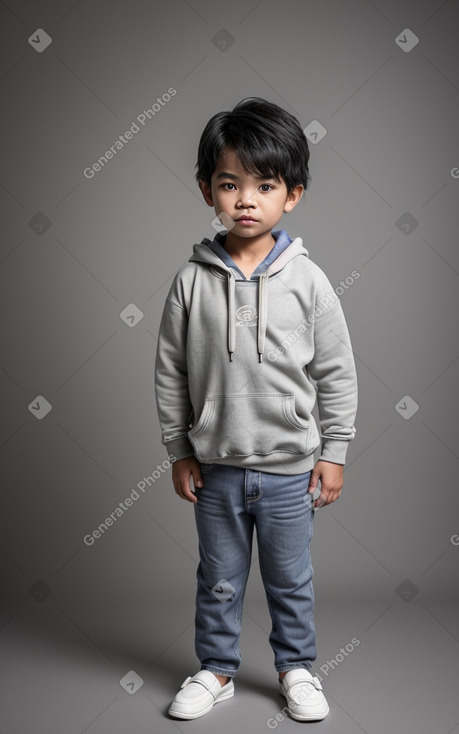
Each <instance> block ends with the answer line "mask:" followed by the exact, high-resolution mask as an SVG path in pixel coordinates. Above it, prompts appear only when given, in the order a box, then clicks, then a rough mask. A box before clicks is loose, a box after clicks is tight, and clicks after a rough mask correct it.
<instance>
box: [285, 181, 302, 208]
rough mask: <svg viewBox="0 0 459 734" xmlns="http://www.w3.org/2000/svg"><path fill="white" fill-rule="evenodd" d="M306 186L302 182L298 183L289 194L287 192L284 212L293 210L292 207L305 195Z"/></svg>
mask: <svg viewBox="0 0 459 734" xmlns="http://www.w3.org/2000/svg"><path fill="white" fill-rule="evenodd" d="M303 191H304V186H303V185H302V184H298V186H295V188H294V189H292V191H290V193H289V194H287V199H286V202H285V205H284V212H291V211H292V209H294V208H295V207H296V205H297V204H298V202H299V200H300V199H301V197H302V196H303Z"/></svg>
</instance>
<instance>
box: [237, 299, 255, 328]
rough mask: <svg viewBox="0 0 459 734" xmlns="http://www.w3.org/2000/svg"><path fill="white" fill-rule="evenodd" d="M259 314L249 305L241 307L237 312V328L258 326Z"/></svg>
mask: <svg viewBox="0 0 459 734" xmlns="http://www.w3.org/2000/svg"><path fill="white" fill-rule="evenodd" d="M256 325H257V312H256V309H255V308H254V307H253V306H251V305H250V303H247V304H246V305H245V306H240V307H239V308H238V309H237V311H236V326H256Z"/></svg>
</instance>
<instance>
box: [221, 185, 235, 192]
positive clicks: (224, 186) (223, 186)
mask: <svg viewBox="0 0 459 734" xmlns="http://www.w3.org/2000/svg"><path fill="white" fill-rule="evenodd" d="M226 186H234V184H233V183H224V184H222V188H224V189H225V191H228V189H227V188H226ZM229 190H230V191H232V190H233V189H229Z"/></svg>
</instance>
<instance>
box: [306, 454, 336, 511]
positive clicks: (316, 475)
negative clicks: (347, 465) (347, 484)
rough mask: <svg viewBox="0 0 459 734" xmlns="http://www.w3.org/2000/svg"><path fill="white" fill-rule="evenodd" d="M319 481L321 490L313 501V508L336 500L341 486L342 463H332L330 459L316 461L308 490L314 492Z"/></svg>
mask: <svg viewBox="0 0 459 734" xmlns="http://www.w3.org/2000/svg"><path fill="white" fill-rule="evenodd" d="M319 479H320V483H321V492H320V495H319V496H318V497H317V499H316V500H315V501H314V502H313V506H314V507H315V508H318V507H324V506H325V505H331V503H332V502H336V500H337V499H338V497H339V496H340V494H341V490H342V488H343V465H342V464H333V463H332V462H331V461H318V462H317V464H316V465H315V467H314V469H313V470H312V472H311V478H310V480H309V488H308V492H310V494H314V492H315V491H316V489H317V485H318V483H319Z"/></svg>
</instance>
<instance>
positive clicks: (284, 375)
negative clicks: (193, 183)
mask: <svg viewBox="0 0 459 734" xmlns="http://www.w3.org/2000/svg"><path fill="white" fill-rule="evenodd" d="M308 161H309V149H308V144H307V140H306V137H305V135H304V133H303V131H302V129H301V127H300V124H299V122H298V120H297V119H296V118H295V117H293V116H292V115H290V114H289V113H288V112H286V111H284V110H282V109H281V108H280V107H278V106H277V105H275V104H271V103H269V102H267V101H265V100H263V99H260V98H258V97H252V98H247V99H245V100H242V101H241V102H240V103H239V104H238V105H236V107H235V108H234V109H233V110H232V111H231V112H221V113H218V114H216V115H214V116H213V117H212V118H211V119H210V120H209V122H208V123H207V125H206V127H205V129H204V131H203V133H202V136H201V140H200V143H199V149H198V161H197V167H198V171H197V173H196V179H197V181H198V184H199V187H200V189H201V192H202V194H203V196H204V199H205V201H206V203H207V204H208V205H209V206H211V207H214V209H215V213H216V215H217V216H218V217H219V219H220V221H221V222H222V223H223V224H224V227H225V229H226V230H227V232H226V234H223V233H222V232H219V233H218V234H217V235H216V237H215V238H214V239H213V240H212V241H210V240H209V239H207V238H204V239H203V240H202V242H201V243H200V244H195V245H194V247H193V255H192V256H191V257H190V261H189V263H187V264H186V265H185V266H183V267H182V268H181V269H180V270H179V271H178V273H177V274H176V276H175V278H174V281H173V283H172V286H171V288H170V290H169V294H168V296H167V299H166V304H165V307H164V312H163V316H162V320H161V325H160V332H159V338H158V347H157V353H156V366H155V381H156V382H155V385H156V403H157V408H158V417H159V421H160V424H161V429H162V439H161V440H162V443H163V444H164V445H165V446H166V448H167V451H168V453H169V454H173V455H174V456H175V457H176V460H175V461H174V463H173V467H172V480H173V484H174V488H175V492H176V493H177V494H178V495H179V497H181V498H182V499H184V500H187V501H189V502H192V503H193V504H194V512H195V521H196V528H197V533H198V538H199V556H200V563H199V566H198V569H197V574H196V575H197V582H198V583H197V595H196V618H195V649H196V655H197V657H198V659H199V660H200V663H201V669H200V671H199V672H198V673H196V674H195V675H194V676H193V677H189V678H187V679H186V680H185V681H184V683H183V684H182V687H181V689H180V690H179V692H178V693H177V695H176V696H175V698H174V700H173V702H172V704H171V706H170V708H169V714H170V715H171V716H174V717H176V718H180V719H194V718H197V717H199V716H202V715H204V714H206V713H207V712H208V711H210V710H211V708H212V707H213V705H214V703H216V702H221V701H224V700H225V699H228V698H231V697H232V696H233V694H234V685H233V678H234V677H235V676H236V673H237V671H238V669H239V666H240V661H241V655H240V651H239V646H238V643H239V636H240V630H241V616H242V605H243V599H244V593H245V587H246V582H247V578H248V574H249V570H250V562H251V553H252V537H253V528H254V526H256V530H257V541H258V551H259V564H260V571H261V576H262V580H263V585H264V588H265V592H266V598H267V602H268V608H269V612H270V616H271V620H272V630H271V634H270V637H269V642H270V644H271V647H272V650H273V652H274V664H275V669H276V671H277V673H278V684H279V690H280V693H281V694H282V695H283V696H284V697H285V698H286V700H287V705H288V710H289V714H290V715H291V716H292V717H293V718H294V719H297V720H299V721H315V720H320V719H324V718H325V717H326V716H327V714H328V711H329V707H328V704H327V701H326V699H325V696H324V694H323V692H322V688H321V685H320V682H319V680H318V678H316V677H313V676H312V675H311V673H310V668H311V665H312V661H314V660H315V659H316V657H317V655H316V645H315V627H314V619H313V604H314V593H313V587H312V576H313V568H312V565H311V560H310V555H309V544H310V541H311V537H312V529H313V517H314V512H315V510H316V509H317V508H318V507H323V506H325V505H329V504H331V503H332V502H335V501H336V500H337V499H338V497H339V496H340V494H341V489H342V486H343V465H344V463H345V458H346V453H347V448H348V445H349V441H350V440H352V439H353V438H354V436H355V427H354V420H355V415H356V411H357V377H356V371H355V364H354V359H353V354H352V347H351V342H350V338H349V334H348V330H347V326H346V322H345V318H344V315H343V311H342V308H341V304H340V301H339V299H338V297H337V296H336V294H335V293H334V291H333V288H332V286H331V284H330V281H329V280H328V278H327V277H326V275H325V273H324V272H323V271H322V270H321V269H320V268H319V267H318V266H317V265H315V264H314V263H313V262H312V261H311V260H310V259H309V255H308V251H307V250H306V249H305V248H304V246H303V242H302V239H301V238H300V237H296V238H295V239H294V240H292V239H291V238H290V237H289V236H288V234H287V232H286V231H285V230H274V229H273V228H274V227H275V226H276V225H277V224H278V222H279V221H280V219H281V217H282V214H283V213H284V212H291V211H292V210H293V208H294V207H295V206H296V205H297V203H298V202H299V200H300V199H301V196H302V194H303V191H304V190H305V189H306V188H307V186H308V183H309V180H310V175H309V169H308ZM310 377H311V378H312V379H313V380H314V381H315V382H316V385H317V387H314V386H313V384H312V383H311V381H310V379H309V378H310ZM316 390H317V393H316ZM316 397H317V399H318V409H319V416H320V430H321V438H322V446H321V453H320V458H319V460H318V461H317V463H314V451H315V450H316V449H317V448H318V447H319V446H320V443H321V441H320V437H319V433H318V430H317V426H316V423H315V420H314V417H313V416H312V414H311V411H312V409H313V406H314V403H315V399H316ZM190 477H192V478H193V485H194V491H192V489H191V487H190ZM319 481H320V491H319V488H318V485H319ZM319 492H320V493H319ZM313 495H314V497H313Z"/></svg>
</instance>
